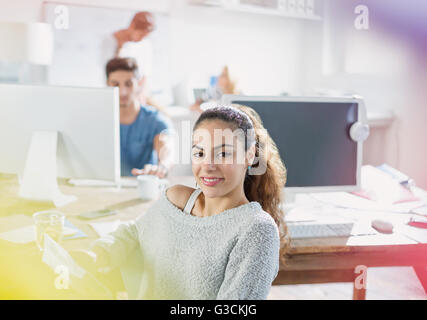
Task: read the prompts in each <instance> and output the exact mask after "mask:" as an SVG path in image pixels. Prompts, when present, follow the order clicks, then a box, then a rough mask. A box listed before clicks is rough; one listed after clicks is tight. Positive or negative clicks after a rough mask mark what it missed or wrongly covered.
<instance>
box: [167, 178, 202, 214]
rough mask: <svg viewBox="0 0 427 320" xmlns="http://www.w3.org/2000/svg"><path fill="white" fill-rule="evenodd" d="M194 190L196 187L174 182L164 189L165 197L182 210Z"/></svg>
mask: <svg viewBox="0 0 427 320" xmlns="http://www.w3.org/2000/svg"><path fill="white" fill-rule="evenodd" d="M194 190H196V189H194V188H191V187H187V186H184V185H182V184H176V185H174V186H172V187H169V188H168V189H167V190H166V197H167V198H168V200H169V201H170V202H171V203H172V204H173V205H175V206H176V207H178V208H179V209H181V210H183V209H184V207H185V205H186V203H187V201H188V199H189V198H190V196H191V194H192V193H193V192H194Z"/></svg>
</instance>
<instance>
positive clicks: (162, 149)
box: [132, 133, 174, 178]
mask: <svg viewBox="0 0 427 320" xmlns="http://www.w3.org/2000/svg"><path fill="white" fill-rule="evenodd" d="M172 137H173V136H172V135H170V134H164V133H159V134H157V135H156V136H155V137H154V140H153V148H154V150H155V151H156V153H157V157H158V159H159V162H158V164H157V165H151V164H146V165H145V166H144V168H143V169H132V174H133V175H135V176H136V175H141V174H152V175H156V176H159V177H160V178H164V177H165V176H166V175H167V173H168V171H169V169H170V168H171V167H172V163H173V155H174V147H173V143H172Z"/></svg>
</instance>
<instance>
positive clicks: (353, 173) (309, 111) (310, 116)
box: [232, 100, 358, 187]
mask: <svg viewBox="0 0 427 320" xmlns="http://www.w3.org/2000/svg"><path fill="white" fill-rule="evenodd" d="M232 103H233V104H241V105H246V106H249V107H252V108H253V109H254V110H255V111H256V112H257V113H258V114H259V116H260V117H261V120H262V121H263V124H264V127H265V128H266V129H267V131H268V133H269V134H270V136H271V137H272V139H273V140H274V142H275V143H276V145H277V148H278V149H279V152H280V156H281V158H282V160H283V161H284V163H285V166H286V169H287V182H286V187H328V186H331V187H332V186H355V185H356V184H357V161H358V158H357V142H355V141H353V140H352V139H351V137H350V134H349V130H350V127H351V125H352V124H353V123H354V122H356V121H357V120H358V104H357V103H356V102H354V101H349V102H301V101H251V100H232Z"/></svg>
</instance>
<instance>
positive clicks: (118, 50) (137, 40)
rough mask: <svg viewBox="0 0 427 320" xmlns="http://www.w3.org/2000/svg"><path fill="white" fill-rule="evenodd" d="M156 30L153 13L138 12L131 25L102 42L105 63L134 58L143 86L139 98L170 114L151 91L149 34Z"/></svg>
mask: <svg viewBox="0 0 427 320" xmlns="http://www.w3.org/2000/svg"><path fill="white" fill-rule="evenodd" d="M154 30H155V19H154V16H153V14H152V13H150V12H147V11H142V12H138V13H136V14H135V15H134V17H133V18H132V21H131V22H130V24H129V27H127V28H126V29H121V30H118V31H116V32H114V33H113V34H112V35H111V36H110V37H108V38H106V39H105V40H104V41H103V44H102V52H103V58H102V59H103V62H104V65H105V64H107V62H108V61H109V60H110V59H113V58H133V59H135V60H136V62H137V65H138V73H139V75H140V80H139V82H140V83H139V85H140V87H141V88H142V90H141V92H140V95H139V100H140V103H141V104H143V105H150V106H153V107H155V108H156V109H158V110H159V111H161V112H163V113H164V114H166V115H168V113H167V110H166V109H165V107H163V106H160V105H159V104H157V103H156V102H155V101H154V100H153V98H152V97H151V93H150V78H151V76H152V74H153V45H152V43H151V41H150V39H148V36H149V35H150V34H151V33H152V32H153V31H154Z"/></svg>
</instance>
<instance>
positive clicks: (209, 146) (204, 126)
mask: <svg viewBox="0 0 427 320" xmlns="http://www.w3.org/2000/svg"><path fill="white" fill-rule="evenodd" d="M239 134H243V132H242V131H241V130H239V129H237V130H233V129H232V128H231V126H230V124H229V123H227V122H224V121H222V120H205V121H203V122H202V123H201V124H200V125H199V127H198V128H197V129H196V130H195V131H194V133H193V143H192V144H193V147H192V153H191V154H192V156H191V159H192V170H193V174H194V177H195V178H196V181H197V184H198V185H199V186H200V188H201V189H202V191H203V194H204V195H205V197H207V198H216V197H223V196H226V195H227V194H229V193H231V192H232V191H235V190H236V188H242V187H243V182H244V179H245V174H246V170H247V167H248V163H251V162H249V161H250V160H251V156H250V155H249V154H251V151H253V152H254V147H253V148H250V152H249V153H246V152H245V149H244V140H242V139H241V138H240V139H239ZM247 155H248V158H247ZM248 159H249V161H248Z"/></svg>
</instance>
